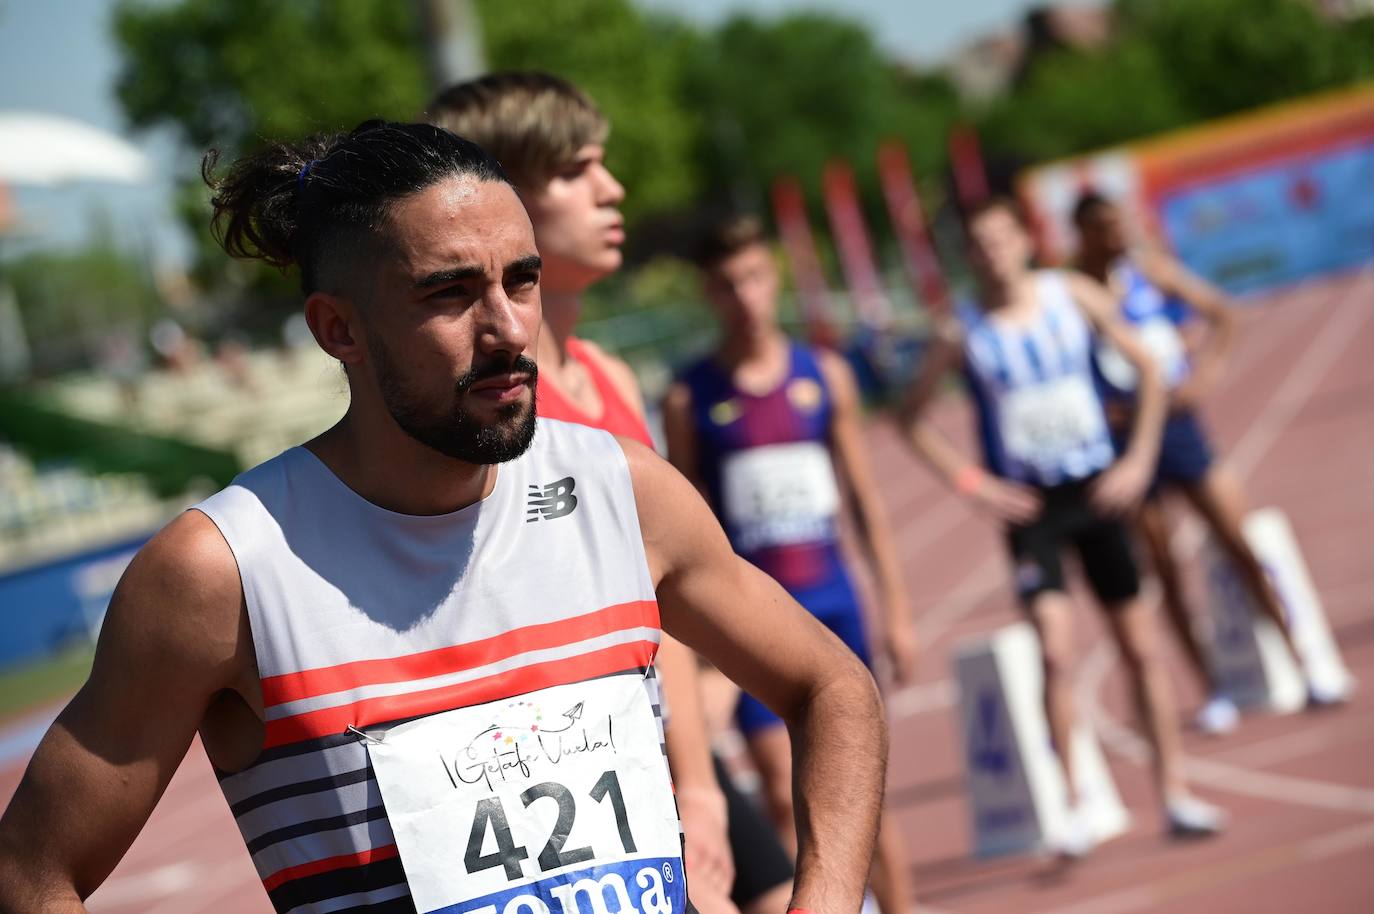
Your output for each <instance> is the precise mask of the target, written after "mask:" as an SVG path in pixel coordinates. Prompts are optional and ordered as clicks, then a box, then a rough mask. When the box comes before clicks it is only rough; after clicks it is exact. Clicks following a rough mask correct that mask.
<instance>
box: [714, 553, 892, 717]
mask: <svg viewBox="0 0 1374 914" xmlns="http://www.w3.org/2000/svg"><path fill="white" fill-rule="evenodd" d="M792 597H793V598H794V599H795V600H796V601H797V602H798V603H800V604H801V605H802V606H804V607H806V609H807V610H808V611H810V613H811V615H813V616H815V617H816V618H817V619H819V620H820V621H821V623H822V624H823V625H824V626H825V627H826V628H828V629H830V630H831V631H832V632H834V633H835V635H836V636H838V637H839V639H840V640H841V641H843V642H844V643H845V645H847V646H848V647H849V649H850V650H851V651H853V652H854V653H855V654H856V655H857V656H858V658H859V659H860V660H862V661H863V663H864V666H866V667H869V668H870V669H871V668H872V666H873V663H872V657H871V656H870V654H869V651H868V636H867V634H866V632H865V630H864V620H863V617H862V616H861V615H860V613H859V597H858V595H857V594H856V593H855V592H854V585H853V582H851V581H850V580H849V576H848V575H844V574H842V575H838V576H836V577H835V578H832V579H831V580H830V581H828V582H827V583H825V584H821V585H818V586H816V587H808V588H806V589H805V590H799V591H796V592H794V593H793V594H792ZM735 722H736V724H738V726H739V729H740V732H741V733H743V734H744V735H745V736H749V735H751V734H753V733H757V732H758V731H760V730H764V729H766V728H768V727H773V726H778V725H780V724H782V718H780V717H778V716H777V715H776V714H774V713H773V712H772V711H770V710H768V707H767V706H766V705H764V703H763V702H761V701H759V700H758V699H757V698H755V697H754V696H752V695H750V694H749V693H748V692H741V693H740V696H739V706H738V707H737V708H736V709H735Z"/></svg>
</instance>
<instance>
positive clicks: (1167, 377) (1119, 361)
mask: <svg viewBox="0 0 1374 914" xmlns="http://www.w3.org/2000/svg"><path fill="white" fill-rule="evenodd" d="M1135 333H1136V338H1137V339H1138V340H1140V343H1141V345H1142V346H1143V347H1144V348H1145V352H1146V354H1147V355H1149V357H1150V360H1151V361H1152V362H1154V363H1155V366H1156V367H1157V368H1158V369H1159V371H1160V374H1161V375H1162V376H1163V378H1164V383H1165V384H1166V386H1168V387H1173V386H1175V385H1176V384H1178V383H1179V382H1181V381H1182V380H1183V378H1184V376H1185V375H1187V373H1188V356H1187V353H1186V351H1185V350H1184V348H1183V340H1182V338H1181V337H1179V335H1178V329H1177V328H1176V327H1174V325H1173V322H1172V321H1170V320H1169V319H1168V318H1167V317H1160V318H1156V319H1153V320H1148V321H1146V322H1145V323H1143V324H1140V325H1138V326H1137V327H1136V328H1135ZM1097 367H1098V370H1099V371H1101V372H1102V377H1104V378H1106V379H1107V383H1108V384H1111V385H1112V386H1113V387H1115V388H1116V389H1117V390H1135V389H1136V385H1137V384H1138V383H1139V378H1138V377H1137V372H1136V370H1135V366H1134V365H1132V364H1131V363H1130V362H1129V361H1127V359H1126V357H1125V356H1124V355H1122V354H1121V350H1119V349H1117V348H1116V347H1115V346H1112V345H1111V344H1109V343H1103V344H1102V346H1101V347H1099V348H1098V351H1097Z"/></svg>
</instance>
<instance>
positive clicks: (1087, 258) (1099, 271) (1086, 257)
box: [1077, 248, 1120, 283]
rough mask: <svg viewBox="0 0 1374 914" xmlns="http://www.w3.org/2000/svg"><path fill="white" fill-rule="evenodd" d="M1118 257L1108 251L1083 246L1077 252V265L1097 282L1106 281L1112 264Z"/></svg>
mask: <svg viewBox="0 0 1374 914" xmlns="http://www.w3.org/2000/svg"><path fill="white" fill-rule="evenodd" d="M1119 258H1120V255H1118V254H1113V253H1111V252H1109V251H1104V250H1094V249H1092V248H1084V249H1083V250H1081V251H1079V252H1078V262H1077V267H1078V269H1080V270H1082V271H1083V272H1084V273H1086V274H1088V275H1089V276H1091V277H1092V278H1093V279H1095V280H1097V281H1098V282H1100V283H1106V281H1107V277H1108V275H1109V274H1110V273H1111V270H1112V266H1113V264H1115V263H1116V261H1117V260H1118V259H1119Z"/></svg>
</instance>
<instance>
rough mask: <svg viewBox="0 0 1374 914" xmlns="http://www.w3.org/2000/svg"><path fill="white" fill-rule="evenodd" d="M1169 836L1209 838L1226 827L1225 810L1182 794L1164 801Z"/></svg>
mask: <svg viewBox="0 0 1374 914" xmlns="http://www.w3.org/2000/svg"><path fill="white" fill-rule="evenodd" d="M1164 816H1165V818H1166V819H1168V820H1169V836H1170V837H1171V838H1210V837H1212V836H1213V835H1219V834H1221V832H1222V830H1223V829H1225V828H1226V812H1225V811H1224V810H1222V809H1220V808H1218V807H1216V806H1213V805H1212V804H1211V803H1204V802H1202V801H1201V800H1199V799H1198V798H1197V797H1195V796H1191V795H1189V794H1183V795H1182V796H1178V797H1174V798H1173V799H1171V800H1167V801H1165V803H1164Z"/></svg>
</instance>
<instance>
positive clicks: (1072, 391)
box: [1002, 375, 1106, 467]
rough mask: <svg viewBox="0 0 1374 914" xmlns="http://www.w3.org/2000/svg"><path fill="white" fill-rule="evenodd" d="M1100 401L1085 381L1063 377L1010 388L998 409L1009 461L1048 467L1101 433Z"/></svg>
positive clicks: (1096, 438) (1099, 436) (1096, 439)
mask: <svg viewBox="0 0 1374 914" xmlns="http://www.w3.org/2000/svg"><path fill="white" fill-rule="evenodd" d="M1105 435H1106V432H1105V426H1104V420H1103V418H1102V404H1101V403H1100V402H1099V401H1098V399H1097V395H1096V394H1095V393H1094V392H1093V389H1092V387H1091V386H1090V385H1089V384H1088V382H1087V380H1085V379H1084V378H1082V377H1080V376H1078V375H1068V376H1066V377H1062V378H1056V379H1054V380H1053V381H1047V382H1045V383H1043V384H1036V385H1033V386H1031V387H1024V388H1021V389H1019V390H1013V391H1011V392H1010V393H1008V394H1007V396H1006V399H1005V400H1004V402H1003V408H1002V442H1003V444H1004V445H1005V447H1006V449H1007V453H1008V455H1009V456H1011V457H1012V458H1013V459H1015V460H1017V461H1020V462H1021V463H1024V464H1028V465H1030V466H1033V467H1053V466H1057V465H1058V464H1059V463H1061V462H1062V461H1063V459H1064V457H1065V455H1067V454H1071V453H1073V452H1074V451H1076V450H1078V449H1079V448H1081V447H1083V446H1085V445H1090V444H1092V443H1094V442H1096V441H1098V440H1100V439H1101V438H1103V437H1105Z"/></svg>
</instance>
